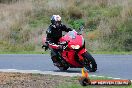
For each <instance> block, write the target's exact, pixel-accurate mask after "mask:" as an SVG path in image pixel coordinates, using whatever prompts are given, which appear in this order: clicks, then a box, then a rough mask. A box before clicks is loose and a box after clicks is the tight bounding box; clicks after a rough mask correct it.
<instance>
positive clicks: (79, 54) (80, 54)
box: [78, 48, 87, 60]
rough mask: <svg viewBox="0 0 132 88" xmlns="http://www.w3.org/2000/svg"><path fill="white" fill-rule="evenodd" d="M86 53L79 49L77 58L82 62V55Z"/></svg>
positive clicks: (84, 50)
mask: <svg viewBox="0 0 132 88" xmlns="http://www.w3.org/2000/svg"><path fill="white" fill-rule="evenodd" d="M85 52H87V50H86V49H85V48H83V49H81V50H80V51H79V52H78V56H79V59H80V60H83V57H82V54H83V53H85Z"/></svg>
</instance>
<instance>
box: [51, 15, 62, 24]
mask: <svg viewBox="0 0 132 88" xmlns="http://www.w3.org/2000/svg"><path fill="white" fill-rule="evenodd" d="M51 23H52V25H55V26H59V25H60V24H61V17H60V16H59V15H53V16H52V17H51Z"/></svg>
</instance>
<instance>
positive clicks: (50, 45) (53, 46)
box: [49, 43, 60, 49]
mask: <svg viewBox="0 0 132 88" xmlns="http://www.w3.org/2000/svg"><path fill="white" fill-rule="evenodd" d="M49 47H50V48H52V49H60V45H57V44H54V43H49Z"/></svg>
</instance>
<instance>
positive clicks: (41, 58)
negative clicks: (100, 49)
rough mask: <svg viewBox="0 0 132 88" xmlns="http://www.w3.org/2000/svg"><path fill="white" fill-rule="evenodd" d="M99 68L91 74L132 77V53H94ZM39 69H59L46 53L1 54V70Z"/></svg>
mask: <svg viewBox="0 0 132 88" xmlns="http://www.w3.org/2000/svg"><path fill="white" fill-rule="evenodd" d="M93 57H94V58H95V60H96V62H97V65H98V70H97V71H96V72H91V73H89V74H90V75H97V76H107V77H114V78H122V79H132V55H93ZM2 69H5V70H6V69H17V70H39V71H41V72H46V71H53V72H56V73H59V72H60V71H59V69H58V68H57V67H55V66H54V65H53V64H52V61H51V59H50V56H49V55H45V54H33V55H32V54H29V55H28V54H3V55H2V54H1V55H0V70H2ZM80 71H81V68H70V69H68V71H66V73H73V74H74V73H75V74H76V73H80Z"/></svg>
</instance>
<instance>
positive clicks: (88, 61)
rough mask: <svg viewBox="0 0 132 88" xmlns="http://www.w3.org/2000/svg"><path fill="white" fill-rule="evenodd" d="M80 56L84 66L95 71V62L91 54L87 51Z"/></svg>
mask: <svg viewBox="0 0 132 88" xmlns="http://www.w3.org/2000/svg"><path fill="white" fill-rule="evenodd" d="M82 56H83V58H84V61H83V64H84V67H85V68H86V69H87V70H89V71H90V72H95V71H96V70H97V64H96V62H95V59H94V58H93V57H92V55H91V54H90V53H88V52H85V53H84V54H83V55H82Z"/></svg>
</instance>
